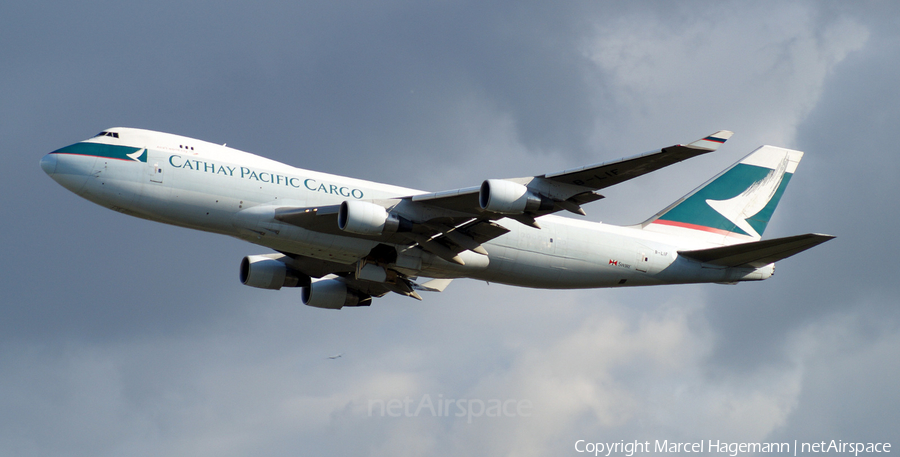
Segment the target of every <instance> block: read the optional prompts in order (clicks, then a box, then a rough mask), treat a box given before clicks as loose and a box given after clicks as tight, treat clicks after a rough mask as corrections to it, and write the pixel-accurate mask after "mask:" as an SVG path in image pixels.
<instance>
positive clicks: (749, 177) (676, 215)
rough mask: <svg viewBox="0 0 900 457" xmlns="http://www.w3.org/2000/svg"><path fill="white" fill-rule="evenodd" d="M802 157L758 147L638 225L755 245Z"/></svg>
mask: <svg viewBox="0 0 900 457" xmlns="http://www.w3.org/2000/svg"><path fill="white" fill-rule="evenodd" d="M801 157H803V153H802V152H800V151H794V150H791V149H784V148H779V147H775V146H762V147H760V148H758V149H757V150H755V151H753V152H751V153H750V154H749V155H747V156H746V157H744V158H743V159H741V161H739V162H738V163H736V164H734V165H732V166H731V167H730V168H728V169H727V170H725V171H723V172H722V173H720V174H719V175H717V176H716V177H714V178H713V179H711V180H709V181H708V182H707V183H706V184H704V185H702V186H700V187H699V188H697V189H695V190H694V191H693V192H691V193H690V194H688V195H686V196H685V197H682V198H681V199H679V200H678V201H676V202H675V203H673V204H671V205H669V206H668V207H667V208H666V209H664V210H662V211H660V212H659V213H657V214H656V215H655V216H653V217H652V218H650V219H649V220H647V221H646V222H644V223H643V224H641V226H642V227H643V228H644V230H650V231H654V232H662V233H669V234H673V235H679V236H688V237H693V238H700V239H703V240H705V241H708V242H711V243H717V244H723V245H726V244H735V243H743V242H747V241H758V240H759V239H760V238H761V237H762V234H763V231H765V229H766V225H768V223H769V219H770V218H771V217H772V213H773V212H774V211H775V207H776V206H777V205H778V202H779V201H780V200H781V196H782V194H783V193H784V189H785V188H786V187H787V184H788V182H789V181H790V180H791V176H793V174H794V171H796V169H797V164H798V163H800V158H801Z"/></svg>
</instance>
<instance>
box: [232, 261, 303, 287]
mask: <svg viewBox="0 0 900 457" xmlns="http://www.w3.org/2000/svg"><path fill="white" fill-rule="evenodd" d="M309 281H310V280H309V277H308V276H306V275H304V274H302V273H299V272H296V271H294V270H293V269H291V268H290V267H288V266H287V265H285V264H284V262H281V261H279V260H277V259H273V258H271V257H268V256H264V255H248V256H247V257H244V259H243V260H241V283H243V284H244V285H245V286H250V287H258V288H260V289H273V290H278V289H281V288H282V287H302V286H305V285H307V284H309Z"/></svg>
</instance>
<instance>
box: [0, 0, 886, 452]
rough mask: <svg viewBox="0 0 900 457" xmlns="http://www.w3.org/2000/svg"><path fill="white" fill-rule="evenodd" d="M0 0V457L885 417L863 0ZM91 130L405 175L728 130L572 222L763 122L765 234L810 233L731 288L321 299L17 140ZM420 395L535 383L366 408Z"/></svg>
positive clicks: (476, 168) (504, 167) (573, 160)
mask: <svg viewBox="0 0 900 457" xmlns="http://www.w3.org/2000/svg"><path fill="white" fill-rule="evenodd" d="M0 13H2V14H0V40H2V42H3V43H4V44H5V46H3V47H0V60H2V62H4V66H3V70H2V71H0V82H2V87H4V88H6V90H4V91H2V92H0V133H2V138H3V139H4V142H3V143H4V147H5V150H6V151H7V154H6V155H5V157H6V159H7V166H6V167H5V170H6V173H5V178H4V179H3V180H2V181H0V201H2V208H3V209H4V212H5V214H6V215H5V217H3V218H0V229H2V233H3V234H4V240H5V241H4V243H3V250H4V260H5V262H4V264H5V267H4V269H3V272H4V274H3V275H0V288H2V290H3V291H4V299H3V300H2V305H0V411H3V413H0V449H4V450H5V452H7V453H10V454H15V455H47V454H51V455H52V454H56V455H121V454H125V453H127V454H136V455H141V454H144V455H160V454H169V455H173V454H174V455H204V454H206V455H247V454H251V453H253V454H258V453H260V451H262V452H265V453H282V454H300V455H325V454H333V455H334V454H343V455H350V454H359V455H423V454H429V455H471V454H473V453H475V454H477V453H485V450H487V451H488V453H491V454H499V453H512V454H517V455H559V454H561V453H564V452H567V450H568V452H572V445H573V443H574V441H575V440H577V439H600V438H605V437H611V439H615V440H629V439H640V440H647V439H649V440H653V439H657V438H659V439H682V440H700V439H710V438H712V439H730V440H740V441H759V440H764V439H765V440H769V439H777V440H793V439H798V440H813V439H815V440H819V439H832V438H833V439H844V440H848V439H853V440H874V441H892V440H893V441H896V440H897V438H898V436H897V432H896V430H895V427H894V422H895V421H892V420H891V418H892V411H894V410H896V406H897V403H898V398H900V397H898V396H897V394H896V392H895V390H896V389H895V388H894V386H893V384H892V383H891V382H890V380H891V379H896V376H897V372H898V369H900V367H898V365H897V360H900V358H898V357H897V338H898V322H900V319H898V311H897V308H896V306H895V301H896V299H895V298H894V297H896V296H897V294H898V291H897V283H896V281H894V280H893V275H894V272H895V271H896V268H894V267H893V263H892V262H891V261H892V259H893V258H894V257H896V251H897V247H898V244H897V243H896V241H894V234H893V225H894V224H895V222H896V221H895V217H894V215H895V214H896V213H897V210H896V208H895V206H896V205H897V202H896V198H894V197H893V196H894V195H897V189H896V187H897V184H896V183H897V180H896V179H894V175H895V174H896V173H897V171H898V169H900V167H898V159H897V154H895V152H896V147H894V145H893V142H892V139H891V136H890V135H891V133H890V132H891V131H892V130H891V127H892V122H894V121H895V120H896V119H897V118H898V113H897V106H898V100H897V97H896V95H895V92H896V91H895V90H893V86H894V81H893V78H892V76H893V75H895V74H896V73H897V72H896V69H895V67H896V63H895V62H896V61H897V58H896V57H897V56H898V49H897V46H898V45H897V43H898V42H900V40H898V35H897V31H896V30H895V29H896V28H895V24H896V20H897V18H898V16H900V14H898V13H900V11H898V8H897V7H896V6H894V5H892V4H890V3H872V4H868V5H867V7H866V8H856V7H852V8H851V7H848V6H845V5H844V4H842V3H812V2H810V3H804V2H800V3H792V4H783V3H780V2H764V3H761V4H755V5H746V4H743V3H740V2H732V3H707V2H688V3H679V4H677V5H673V4H671V3H670V2H660V3H659V4H652V5H651V4H641V5H632V4H630V3H607V2H604V3H601V4H596V3H587V2H585V3H571V4H566V5H550V4H546V5H545V4H543V3H535V4H529V3H522V2H517V3H514V4H492V5H484V4H481V3H477V2H473V3H434V4H418V3H414V2H389V3H385V2H379V3H377V4H365V3H363V4H342V3H334V4H325V3H322V4H316V3H313V4H307V5H300V4H266V3H262V4H254V5H246V4H243V3H240V2H193V3H188V4H184V3H177V2H163V3H160V2H156V3H154V4H152V5H150V4H147V5H127V4H121V3H116V2H91V3H90V4H79V5H75V4H73V5H68V4H57V3H54V2H30V3H28V2H26V3H21V2H20V3H11V4H9V5H4V6H3V7H2V10H0ZM115 125H122V126H134V127H142V128H151V129H157V130H162V131H168V132H173V133H179V134H184V135H189V136H193V137H197V138H201V139H205V140H208V141H214V142H223V143H224V142H227V143H228V144H229V145H230V146H235V147H238V148H240V149H244V150H248V151H250V152H254V153H259V154H262V155H266V156H269V157H272V158H275V159H277V160H281V161H284V162H287V163H290V164H292V165H296V166H300V167H306V168H311V169H316V170H321V171H327V172H334V173H341V174H347V175H351V176H355V177H361V178H367V179H376V180H380V181H385V182H390V183H396V184H401V185H407V186H413V187H420V188H427V189H430V190H440V189H443V188H451V187H457V186H466V185H472V184H473V183H477V182H478V181H479V180H480V179H483V178H487V177H506V176H519V175H531V174H537V173H543V172H548V171H553V170H557V169H563V168H567V167H571V166H577V165H583V164H585V163H589V162H597V161H602V160H609V159H613V158H618V157H621V156H624V155H629V154H634V153H639V152H642V151H645V150H650V149H653V148H655V147H659V146H663V145H667V144H672V143H676V142H685V141H691V140H693V139H695V138H697V137H700V136H702V135H704V134H707V133H710V132H712V131H714V130H716V129H720V128H728V129H732V130H735V131H736V132H737V135H736V136H735V137H734V138H733V139H732V140H731V141H729V142H728V144H726V146H725V147H724V148H723V149H722V150H720V151H719V152H717V153H716V154H715V155H713V156H710V157H704V158H700V159H695V160H693V161H691V162H689V163H686V164H679V165H676V166H673V167H672V168H671V169H667V170H664V171H661V172H659V173H656V174H654V175H651V176H647V177H645V178H642V179H641V180H639V181H637V182H632V183H627V184H625V185H623V186H619V187H618V188H615V189H610V192H607V196H608V199H607V200H604V201H601V202H597V203H594V204H592V205H591V207H590V208H588V211H589V213H590V216H589V217H590V218H591V219H593V220H604V221H607V222H614V223H633V222H636V221H639V220H641V219H643V218H645V217H647V216H649V215H650V214H653V213H654V212H655V211H657V210H658V209H659V208H660V207H662V206H664V205H666V204H668V203H669V202H671V201H672V200H674V199H675V198H677V197H678V196H680V195H682V194H684V193H686V192H687V191H689V190H690V189H692V188H693V187H694V186H696V185H697V184H699V183H701V182H702V181H704V180H705V179H707V178H708V177H710V176H711V175H713V174H715V173H716V172H718V171H719V170H720V169H721V168H723V167H725V166H727V165H729V164H730V163H732V162H734V161H736V160H737V159H738V158H740V157H741V156H742V155H743V154H745V153H746V152H748V151H750V150H751V149H753V148H755V147H756V146H758V145H759V144H762V143H773V144H778V145H783V146H787V147H793V148H797V149H801V150H804V151H806V153H807V155H806V156H805V157H804V160H803V163H801V165H800V168H799V170H798V174H797V175H796V177H795V178H794V180H793V181H792V183H791V186H790V188H789V191H788V192H787V193H786V196H785V198H784V199H783V201H782V204H781V206H780V209H779V211H778V212H777V213H776V215H775V219H774V220H773V222H772V224H770V227H769V229H768V231H767V233H766V235H767V236H772V237H774V236H785V235H789V234H794V233H805V232H810V231H822V232H827V233H832V234H835V235H838V238H837V239H836V240H834V241H831V242H829V243H828V244H826V245H823V246H821V247H819V248H816V249H814V250H812V251H810V252H807V253H804V254H802V255H800V256H797V257H796V258H792V259H789V260H787V261H784V262H782V263H780V264H779V266H778V269H777V273H776V276H775V277H774V278H773V279H771V280H769V281H765V282H762V283H757V284H741V285H738V286H733V287H732V286H713V285H703V286H679V287H670V288H647V289H628V290H590V291H530V290H521V289H516V288H511V287H505V286H498V285H490V286H488V285H485V284H483V283H478V282H474V281H455V282H454V283H453V284H451V286H450V288H449V289H448V290H447V291H446V292H444V293H443V294H438V295H434V294H432V295H429V296H427V297H426V301H425V302H422V303H419V302H415V301H413V300H408V299H405V298H401V297H399V296H398V297H387V298H385V299H381V300H379V301H377V302H376V304H375V305H374V306H373V307H371V308H370V309H362V310H344V311H341V312H337V313H332V312H326V311H322V310H317V309H312V308H307V307H304V306H302V305H301V304H300V302H299V296H298V294H296V293H292V291H282V292H278V293H274V292H273V293H267V292H261V291H257V290H250V289H249V288H246V287H243V286H241V285H240V284H239V283H238V282H237V280H236V279H237V278H236V276H237V275H236V270H237V265H238V262H239V260H240V258H241V257H242V256H243V255H246V254H250V253H257V252H264V251H265V250H264V249H260V248H255V247H253V246H251V245H247V244H245V243H242V242H239V241H236V240H232V239H228V238H223V237H220V236H212V235H207V234H202V233H195V232H190V231H187V230H184V229H179V228H173V227H164V226H159V225H156V224H151V223H148V222H145V221H142V220H137V219H132V218H128V217H126V216H123V215H121V214H118V213H114V212H111V211H107V210H105V209H102V208H100V207H97V206H95V205H92V204H90V203H88V202H86V201H83V200H81V199H79V198H78V197H76V196H74V195H71V194H69V193H67V192H66V191H65V190H63V189H61V188H60V187H59V186H58V185H56V184H55V183H53V182H52V180H50V179H48V178H47V177H46V176H45V175H44V174H43V172H42V171H41V170H40V168H39V167H38V163H37V162H38V160H39V159H40V157H41V156H42V155H43V154H44V153H46V152H49V151H51V150H53V149H55V148H58V147H61V146H64V145H66V144H70V143H73V142H75V141H78V140H80V139H83V138H86V137H88V136H90V135H91V134H93V133H95V132H96V131H99V130H100V129H102V128H105V127H110V126H115ZM336 353H344V356H342V358H341V359H337V360H328V359H327V358H326V357H327V356H328V355H333V354H336ZM423 395H429V396H431V397H432V398H437V397H438V396H439V395H441V396H442V398H453V399H463V398H469V399H483V400H488V399H492V398H499V399H504V400H505V399H527V400H529V401H530V402H532V403H533V405H534V409H533V414H531V415H530V416H529V417H513V418H485V417H482V418H476V420H475V421H474V422H473V423H472V424H469V423H467V421H466V420H465V419H464V418H463V419H458V418H456V417H430V416H428V415H422V416H419V417H400V418H392V417H370V415H369V414H368V405H369V403H370V402H371V401H372V400H390V399H394V398H399V399H403V398H406V397H410V398H413V399H416V400H417V401H418V400H419V399H421V398H422V397H423ZM895 444H896V443H895Z"/></svg>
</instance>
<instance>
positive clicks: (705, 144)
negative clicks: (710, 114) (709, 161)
mask: <svg viewBox="0 0 900 457" xmlns="http://www.w3.org/2000/svg"><path fill="white" fill-rule="evenodd" d="M732 135H734V132H732V131H730V130H719V131H718V132H716V133H713V134H711V135H707V136H706V137H704V138H701V139H699V140H697V141H695V142H693V143H691V144H689V145H688V147H692V148H697V149H705V150H707V151H715V150H716V149H719V146H721V145H722V144H723V143H725V142H726V141H728V139H729V138H731V136H732Z"/></svg>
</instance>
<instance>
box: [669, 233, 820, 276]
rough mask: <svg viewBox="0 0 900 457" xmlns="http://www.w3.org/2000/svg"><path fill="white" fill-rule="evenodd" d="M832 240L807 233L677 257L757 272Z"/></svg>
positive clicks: (688, 252) (702, 250) (698, 251)
mask: <svg viewBox="0 0 900 457" xmlns="http://www.w3.org/2000/svg"><path fill="white" fill-rule="evenodd" d="M832 238H834V236H832V235H823V234H819V233H807V234H805V235H795V236H789V237H785V238H775V239H772V240H763V241H752V242H749V243H741V244H733V245H731V246H722V247H716V248H710V249H698V250H694V251H678V255H681V256H684V257H687V258H689V259H693V260H696V261H698V262H703V263H708V264H712V265H718V266H722V267H743V266H747V267H754V268H759V267H763V266H766V265H768V264H770V263H773V262H777V261H779V260H781V259H786V258H788V257H790V256H792V255H794V254H798V253H800V252H803V251H805V250H807V249H810V248H812V247H814V246H817V245H819V244H822V243H824V242H826V241H828V240H830V239H832Z"/></svg>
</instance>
